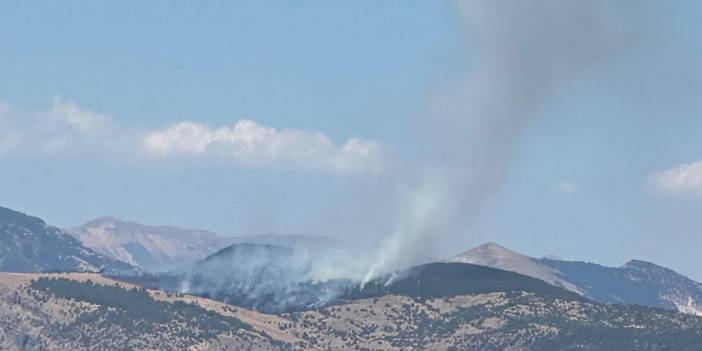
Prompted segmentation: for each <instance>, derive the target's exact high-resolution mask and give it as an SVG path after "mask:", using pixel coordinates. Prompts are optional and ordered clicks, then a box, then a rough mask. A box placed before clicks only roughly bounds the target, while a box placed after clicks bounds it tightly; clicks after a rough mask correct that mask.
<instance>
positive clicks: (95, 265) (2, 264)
mask: <svg viewBox="0 0 702 351" xmlns="http://www.w3.org/2000/svg"><path fill="white" fill-rule="evenodd" d="M0 270H2V271H9V272H45V271H88V272H96V271H101V270H102V271H105V272H106V273H112V274H130V273H134V272H135V271H136V270H135V268H134V267H132V266H130V265H128V264H126V263H123V262H120V261H118V260H115V259H112V258H110V257H106V256H103V255H101V254H98V253H96V252H94V251H92V250H90V249H88V248H86V247H84V246H83V245H81V244H80V242H79V241H78V240H76V239H75V238H73V237H72V236H70V235H68V234H67V233H66V232H64V231H63V230H61V229H59V228H56V227H54V226H50V225H48V224H46V223H45V222H44V221H42V220H41V219H39V218H36V217H31V216H28V215H26V214H24V213H20V212H17V211H13V210H10V209H7V208H2V207H0Z"/></svg>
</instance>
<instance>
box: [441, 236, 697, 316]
mask: <svg viewBox="0 0 702 351" xmlns="http://www.w3.org/2000/svg"><path fill="white" fill-rule="evenodd" d="M448 261H449V262H460V263H471V264H479V265H483V266H487V267H493V268H499V269H504V270H509V271H513V272H517V273H520V274H524V275H528V276H531V277H534V278H538V279H541V280H543V281H545V282H547V283H549V284H552V285H555V286H559V287H563V288H565V289H568V290H570V291H573V292H576V293H578V294H581V295H583V296H586V297H588V298H592V299H595V300H598V301H602V302H608V303H625V304H640V305H646V306H652V307H661V308H667V309H674V310H678V311H681V312H686V313H693V314H698V315H702V284H700V283H697V282H695V281H693V280H691V279H689V278H687V277H685V276H683V275H681V274H678V273H676V272H675V271H673V270H670V269H667V268H664V267H661V266H657V265H655V264H652V263H648V262H644V261H637V260H634V261H630V262H629V263H627V264H625V265H624V266H622V267H605V266H601V265H597V264H593V263H586V262H573V261H564V260H559V259H549V258H542V259H536V258H532V257H528V256H525V255H522V254H519V253H517V252H514V251H511V250H508V249H506V248H504V247H502V246H500V245H497V244H494V243H489V244H485V245H482V246H479V247H477V248H475V249H472V250H470V251H467V252H465V253H463V254H460V255H458V256H456V257H453V258H451V259H450V260H448Z"/></svg>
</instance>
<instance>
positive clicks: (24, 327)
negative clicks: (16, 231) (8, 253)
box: [0, 273, 297, 350]
mask: <svg viewBox="0 0 702 351" xmlns="http://www.w3.org/2000/svg"><path fill="white" fill-rule="evenodd" d="M42 277H45V278H66V279H70V280H75V281H80V282H86V281H88V280H89V281H91V282H94V283H99V284H104V285H117V286H122V287H125V288H131V287H133V286H131V285H129V284H126V283H123V282H117V281H114V280H111V279H109V278H105V277H103V276H100V275H99V274H93V273H58V274H32V273H0V350H105V349H120V347H116V346H115V345H120V344H121V343H122V342H123V341H124V339H125V338H126V335H125V333H124V332H123V331H122V330H120V328H119V326H112V327H110V328H106V329H105V330H92V329H87V330H80V331H78V330H71V331H70V332H67V330H66V329H65V326H66V325H67V324H68V323H70V322H72V321H75V320H76V319H77V318H80V317H81V316H84V315H85V314H86V313H89V312H91V311H95V310H96V309H97V307H98V306H95V305H91V304H88V303H85V302H76V301H73V300H66V299H59V298H55V297H50V296H46V294H44V295H42V294H38V293H37V292H36V291H35V290H32V289H29V285H30V284H31V281H32V280H34V279H39V278H42ZM149 293H150V295H151V296H152V297H153V298H154V299H155V300H159V301H165V302H175V301H183V302H195V303H197V304H199V305H200V307H203V308H205V309H209V310H212V311H216V312H217V313H219V314H221V315H225V316H234V317H237V318H239V319H241V320H242V321H244V322H245V323H247V324H250V325H252V326H253V327H254V330H252V331H246V330H233V331H229V332H225V333H222V334H220V335H217V336H216V337H215V338H211V339H207V340H192V338H191V337H190V336H188V335H187V333H184V331H190V330H193V329H197V328H198V327H199V326H197V325H190V324H187V323H185V324H183V323H178V324H176V325H166V326H163V328H161V329H160V330H159V331H158V332H156V333H148V332H145V333H144V334H142V335H139V336H138V337H136V338H132V339H133V340H129V347H128V348H127V349H135V350H139V349H144V350H149V349H159V350H184V349H188V350H216V349H221V350H278V349H280V348H281V347H280V346H276V345H274V344H273V343H271V339H272V340H280V341H291V342H295V341H297V340H296V339H295V338H293V337H288V336H286V335H285V334H284V333H279V332H278V333H276V332H277V331H278V330H277V329H276V328H271V327H269V326H268V325H275V321H276V317H275V316H263V315H259V314H257V313H255V312H251V311H244V310H241V309H239V308H234V307H231V306H228V305H224V304H221V303H218V302H215V301H211V300H207V299H202V298H193V297H190V296H175V295H170V294H166V293H163V292H161V291H149ZM171 324H174V323H171ZM264 332H266V333H270V334H273V335H274V336H272V338H268V337H266V336H265V334H264ZM80 333H83V334H85V337H86V338H87V339H86V340H80V335H79V334H80ZM121 348H123V347H121Z"/></svg>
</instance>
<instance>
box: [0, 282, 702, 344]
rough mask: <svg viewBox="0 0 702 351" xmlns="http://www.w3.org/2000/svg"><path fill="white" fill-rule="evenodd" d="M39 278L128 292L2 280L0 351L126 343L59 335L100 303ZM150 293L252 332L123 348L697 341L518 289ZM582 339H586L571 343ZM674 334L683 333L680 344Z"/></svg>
mask: <svg viewBox="0 0 702 351" xmlns="http://www.w3.org/2000/svg"><path fill="white" fill-rule="evenodd" d="M41 277H63V278H67V279H71V280H75V281H81V282H85V281H88V280H90V281H92V282H96V283H100V284H105V285H121V286H123V287H130V285H129V284H126V283H123V282H116V281H113V280H111V279H109V278H105V277H102V276H100V275H98V274H91V273H69V274H13V273H0V349H2V350H20V349H23V348H22V347H24V349H29V350H66V349H70V350H91V349H92V350H101V349H118V348H115V347H114V345H116V344H117V345H124V343H123V342H124V341H125V340H124V338H125V334H124V333H122V332H120V329H119V327H116V326H115V327H110V328H104V329H101V330H97V329H90V328H88V329H85V330H81V332H83V333H85V338H87V339H86V340H87V341H86V340H82V341H81V340H80V336H79V335H78V334H76V333H66V331H65V330H61V326H62V325H65V324H66V323H70V322H71V321H74V320H76V318H81V316H82V315H85V314H86V313H89V312H90V311H94V310H96V309H97V308H98V306H95V305H90V304H87V303H84V302H76V301H72V300H65V299H58V298H55V297H53V298H48V299H45V300H43V299H42V296H37V294H36V291H34V292H33V290H31V289H28V288H27V287H28V286H29V284H30V283H31V281H32V279H38V278H41ZM149 294H150V296H151V297H152V298H153V299H155V300H158V301H165V302H176V301H183V302H188V303H196V304H197V305H199V306H200V307H202V308H205V309H207V310H210V311H214V312H216V313H217V314H218V315H222V316H231V317H235V318H238V319H239V320H241V321H243V322H245V323H247V324H248V325H250V326H251V327H252V330H250V331H246V330H238V331H228V332H223V333H220V334H218V335H216V336H214V337H212V338H209V339H204V340H192V339H189V338H188V337H186V336H184V334H183V333H182V332H183V331H190V330H197V328H199V326H198V325H194V324H188V323H185V325H176V326H173V325H170V326H168V327H167V328H166V327H164V328H162V329H161V330H160V332H159V333H144V334H143V335H139V336H138V337H136V338H133V340H128V341H129V344H128V345H129V347H127V348H124V347H123V348H122V349H135V350H141V349H143V350H147V349H160V350H164V349H165V350H168V349H171V350H186V349H187V350H203V351H204V350H451V349H456V350H483V351H490V350H570V349H578V350H610V349H612V348H611V347H609V346H607V345H606V344H602V343H608V342H611V341H612V340H614V341H615V342H616V341H617V336H618V335H625V339H624V340H625V341H627V340H629V339H631V338H632V337H633V338H639V339H637V340H643V341H641V342H639V341H636V342H637V343H638V344H637V345H638V346H639V347H638V348H637V349H640V350H658V349H661V350H662V349H666V348H664V347H660V348H657V347H658V346H656V345H652V344H650V343H648V341H645V340H650V339H645V338H643V336H646V335H648V334H646V333H649V334H650V333H654V334H651V335H653V336H651V335H649V336H650V337H652V338H653V340H660V341H661V342H663V343H665V342H668V341H666V340H667V339H664V338H659V337H657V336H656V334H655V333H656V332H663V333H667V334H669V335H672V336H671V337H670V338H672V339H670V340H673V341H675V340H678V339H679V340H681V341H680V342H681V343H683V345H692V347H693V348H688V349H689V350H695V349H694V347H695V345H699V344H700V343H702V319H700V318H696V317H691V316H684V315H681V314H676V313H672V312H666V311H662V310H651V309H642V308H639V307H636V308H634V307H632V308H623V307H617V306H607V305H601V304H597V303H590V302H586V301H567V300H561V299H553V298H544V297H542V296H539V295H536V294H531V293H523V292H522V293H519V292H516V293H488V294H477V295H462V296H455V297H449V298H427V299H417V298H411V297H406V296H395V295H386V296H381V297H377V298H368V299H360V300H354V301H347V302H345V303H341V304H337V305H333V306H328V307H326V308H322V309H318V310H312V311H305V312H298V313H290V314H283V315H280V316H275V315H268V314H262V313H257V312H254V311H249V310H246V309H243V308H239V307H235V306H231V305H227V304H223V303H220V302H216V301H213V300H209V299H205V298H200V297H194V296H187V295H185V296H183V295H174V294H168V293H165V292H162V291H156V290H152V291H149ZM18 299H19V300H20V301H17V300H18ZM578 328H580V329H578ZM583 328H584V329H583ZM581 333H584V334H586V335H585V336H584V337H582V336H579V334H581ZM637 333H643V334H637ZM676 333H683V334H680V336H682V338H680V337H679V336H678V334H676ZM555 336H558V338H554V337H555ZM627 338H629V339H627ZM554 340H555V341H554ZM559 342H560V344H559ZM627 342H630V340H629V341H627ZM564 345H565V346H564ZM602 345H605V346H602ZM622 345H623V346H622ZM627 345H630V344H618V345H617V344H615V346H619V347H617V348H616V349H622V350H626V349H631V347H628V348H627ZM667 349H675V350H687V349H686V348H675V347H674V348H667Z"/></svg>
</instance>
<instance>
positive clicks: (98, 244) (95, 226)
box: [68, 217, 331, 272]
mask: <svg viewBox="0 0 702 351" xmlns="http://www.w3.org/2000/svg"><path fill="white" fill-rule="evenodd" d="M68 232H69V233H70V234H71V235H73V236H74V237H76V238H77V239H78V240H80V241H81V243H82V244H83V245H84V246H86V247H89V248H91V249H92V250H94V251H96V252H99V253H101V254H103V255H105V256H108V257H112V258H115V259H117V260H120V261H122V262H125V263H128V264H130V265H133V266H136V267H139V268H141V269H143V270H145V271H149V272H160V271H166V270H170V269H174V268H177V267H178V266H181V265H184V264H188V263H191V262H194V261H197V260H201V259H204V258H205V257H207V256H208V255H211V254H213V253H215V252H217V251H218V250H220V249H223V248H225V247H227V246H229V245H233V244H262V245H267V244H270V245H282V246H288V247H308V248H320V247H322V246H323V245H331V240H330V239H326V238H323V237H319V236H313V235H301V234H262V235H252V236H239V237H222V236H218V235H217V234H215V233H213V232H210V231H207V230H202V229H184V228H178V227H173V226H152V225H145V224H140V223H135V222H129V221H123V220H120V219H116V218H113V217H101V218H97V219H95V220H92V221H89V222H87V223H85V224H83V225H81V226H78V227H76V228H72V229H69V230H68Z"/></svg>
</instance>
